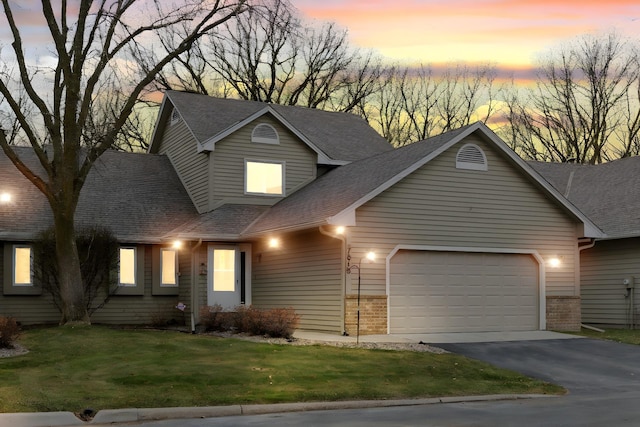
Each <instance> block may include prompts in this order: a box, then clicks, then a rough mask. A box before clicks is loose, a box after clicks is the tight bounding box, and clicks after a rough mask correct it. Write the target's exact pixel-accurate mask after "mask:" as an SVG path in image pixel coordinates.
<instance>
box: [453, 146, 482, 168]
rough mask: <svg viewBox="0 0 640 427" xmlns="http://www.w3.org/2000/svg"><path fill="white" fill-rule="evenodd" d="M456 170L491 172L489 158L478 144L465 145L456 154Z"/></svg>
mask: <svg viewBox="0 0 640 427" xmlns="http://www.w3.org/2000/svg"><path fill="white" fill-rule="evenodd" d="M456 169H469V170H476V171H486V170H489V165H488V164H487V156H485V154H484V151H482V149H481V148H480V147H478V146H477V145H476V144H465V145H463V146H462V147H461V148H460V149H459V150H458V154H456Z"/></svg>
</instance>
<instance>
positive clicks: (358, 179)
mask: <svg viewBox="0 0 640 427" xmlns="http://www.w3.org/2000/svg"><path fill="white" fill-rule="evenodd" d="M467 128H468V127H464V128H460V129H457V130H455V131H451V132H447V133H446V134H442V135H439V136H437V137H433V138H429V139H427V140H425V141H422V142H416V143H413V144H410V145H407V146H404V147H402V148H398V149H396V150H393V151H388V152H385V153H381V154H378V155H376V156H373V157H369V158H366V159H363V160H359V161H357V162H353V163H350V164H348V165H344V166H340V167H338V168H337V169H334V170H332V171H330V172H328V173H326V174H325V175H323V176H321V177H320V178H318V179H317V180H315V181H314V182H312V183H310V184H309V185H307V186H306V187H304V188H302V189H300V190H298V191H297V192H296V193H294V194H292V195H291V196H289V197H287V198H286V199H284V200H282V201H280V202H278V203H277V204H276V205H274V206H273V207H272V208H271V209H269V211H268V212H267V213H265V214H264V215H263V216H262V217H260V218H259V219H258V220H257V221H256V222H255V223H254V224H253V225H252V226H251V227H250V229H248V230H246V234H254V233H255V234H259V233H263V232H265V231H268V230H273V229H286V228H302V227H305V226H309V225H317V224H322V223H324V222H325V221H326V220H327V218H329V217H331V216H333V215H336V214H338V213H340V212H341V211H343V210H344V209H347V208H348V207H349V206H351V205H352V204H353V203H354V202H356V201H358V200H360V199H361V198H362V197H364V196H366V195H368V194H369V193H371V192H372V191H374V190H375V189H376V188H378V187H380V186H381V185H383V184H385V183H386V182H387V181H389V180H390V179H392V178H393V177H395V176H396V175H398V174H400V173H401V172H403V171H405V170H406V169H407V168H409V167H410V166H412V165H413V164H415V163H417V162H419V161H421V160H422V159H424V158H425V157H426V156H428V155H429V154H431V153H433V152H434V151H436V150H437V149H438V148H440V147H442V146H443V145H445V144H447V143H448V142H450V141H451V140H452V139H454V138H455V137H456V136H458V135H459V134H461V133H463V132H465V131H466V130H467Z"/></svg>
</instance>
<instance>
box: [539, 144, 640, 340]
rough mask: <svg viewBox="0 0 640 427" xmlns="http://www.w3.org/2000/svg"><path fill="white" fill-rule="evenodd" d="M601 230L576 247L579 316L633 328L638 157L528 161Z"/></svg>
mask: <svg viewBox="0 0 640 427" xmlns="http://www.w3.org/2000/svg"><path fill="white" fill-rule="evenodd" d="M531 166H532V167H533V168H534V169H535V170H537V171H538V172H539V173H540V174H541V175H543V176H544V177H545V178H546V179H547V180H548V181H549V182H550V183H551V184H552V185H553V186H554V187H555V188H556V189H557V190H558V191H559V192H561V193H562V194H563V195H564V196H565V197H567V198H568V199H569V200H570V201H571V202H572V203H573V204H574V205H575V206H576V207H578V208H579V209H580V210H581V211H582V212H584V213H585V214H586V215H587V216H588V217H589V218H590V219H592V220H593V222H594V223H595V224H597V225H598V227H599V228H600V229H601V230H602V231H604V232H605V233H606V237H605V238H600V239H595V240H590V241H585V242H584V243H583V245H582V247H581V256H580V277H581V296H582V321H583V322H584V323H586V324H591V325H594V326H602V327H618V328H620V327H637V326H638V324H639V323H640V315H639V310H640V302H639V301H638V297H637V296H636V295H635V293H636V292H635V290H636V286H637V284H638V283H640V157H629V158H624V159H620V160H616V161H612V162H608V163H603V164H599V165H580V164H561V163H541V162H532V163H531Z"/></svg>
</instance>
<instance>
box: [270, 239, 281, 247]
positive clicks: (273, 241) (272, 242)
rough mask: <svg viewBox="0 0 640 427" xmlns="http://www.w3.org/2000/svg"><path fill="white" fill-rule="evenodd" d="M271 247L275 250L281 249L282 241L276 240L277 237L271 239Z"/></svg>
mask: <svg viewBox="0 0 640 427" xmlns="http://www.w3.org/2000/svg"><path fill="white" fill-rule="evenodd" d="M269 247H270V248H273V249H275V248H279V247H280V240H279V239H276V238H275V237H274V238H271V239H269Z"/></svg>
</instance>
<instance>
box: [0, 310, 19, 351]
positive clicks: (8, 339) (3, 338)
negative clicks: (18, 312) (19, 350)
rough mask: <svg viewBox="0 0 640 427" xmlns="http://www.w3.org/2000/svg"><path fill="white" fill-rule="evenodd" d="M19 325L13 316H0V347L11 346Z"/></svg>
mask: <svg viewBox="0 0 640 427" xmlns="http://www.w3.org/2000/svg"><path fill="white" fill-rule="evenodd" d="M19 333H20V327H19V326H18V323H17V322H16V320H15V319H14V318H13V317H4V316H1V317H0V348H13V342H14V341H15V340H16V339H17V338H18V334H19Z"/></svg>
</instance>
